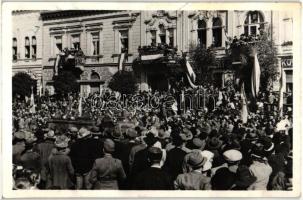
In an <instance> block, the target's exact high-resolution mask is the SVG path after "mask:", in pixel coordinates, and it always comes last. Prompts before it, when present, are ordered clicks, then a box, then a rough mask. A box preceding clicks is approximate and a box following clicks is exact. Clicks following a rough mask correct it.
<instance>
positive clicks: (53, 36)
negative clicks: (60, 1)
mask: <svg viewBox="0 0 303 200" xmlns="http://www.w3.org/2000/svg"><path fill="white" fill-rule="evenodd" d="M13 15H14V38H13V41H15V39H17V42H13V55H14V59H15V62H14V66H13V70H14V71H17V70H19V69H20V70H21V69H22V70H26V69H27V66H30V65H29V64H30V63H32V62H35V64H37V65H35V66H37V68H35V69H36V71H37V72H36V74H37V75H38V76H37V80H39V75H40V74H43V88H45V89H47V90H49V91H52V90H53V89H52V77H53V72H54V65H55V60H56V55H57V54H58V53H60V51H62V49H64V48H74V49H80V48H81V50H82V51H83V53H84V55H85V57H84V72H83V73H82V75H81V80H79V82H80V83H81V92H83V93H85V94H88V93H90V92H96V91H99V90H100V89H101V87H103V86H104V85H106V84H107V83H108V81H109V80H110V78H111V76H112V75H113V74H114V73H115V72H117V71H118V60H119V56H120V55H121V53H122V52H125V51H126V52H127V54H126V63H125V68H126V70H131V69H132V67H131V66H132V63H133V61H134V60H135V59H136V58H137V57H138V47H139V46H145V45H151V44H157V43H162V44H164V43H166V44H167V45H169V46H174V47H177V49H178V53H179V54H181V52H188V51H189V50H190V47H191V45H192V44H194V45H201V46H204V47H210V46H211V47H212V48H213V49H214V51H215V54H216V57H217V59H218V65H217V66H213V78H214V79H216V80H217V81H221V84H222V85H224V80H225V78H226V76H228V75H229V74H228V73H226V69H227V68H228V66H224V62H220V58H223V57H224V56H225V55H226V54H225V48H226V45H227V41H228V38H229V37H230V38H233V37H234V36H237V37H239V36H240V35H241V34H245V35H251V34H253V35H257V34H259V32H260V30H261V29H264V30H266V31H268V32H269V35H270V37H271V39H272V40H274V41H275V44H276V45H277V47H278V54H279V63H280V66H282V67H283V69H284V71H283V72H284V73H286V82H287V87H286V88H287V90H288V91H289V90H291V88H292V48H291V47H292V16H291V13H290V12H282V11H237V10H234V11H224V10H220V11H182V10H179V11H121V10H113V11H111V10H103V11H101V10H94V11H93V10H86V11H84V10H83V11H82V10H69V11H41V12H21V13H20V12H15V13H13ZM23 15H24V16H29V17H32V18H31V19H30V20H26V23H24V22H23V21H22V23H21V20H20V16H23ZM17 30H19V33H17V32H18V31H17ZM31 31H32V32H31ZM32 33H33V34H32ZM34 33H35V34H36V35H34ZM18 34H19V35H18ZM26 34H27V35H26ZM34 38H36V57H35V59H33V55H34V54H33V52H34V50H32V49H33V44H34V40H33V39H34ZM27 41H30V42H27ZM16 49H17V50H16ZM28 49H30V51H28ZM27 52H30V53H27ZM19 53H20V54H19ZM18 55H20V56H19V57H18ZM42 55H43V56H42ZM28 56H29V57H28ZM23 63H26V64H23ZM38 63H39V64H38ZM38 65H39V66H38ZM32 66H34V65H32ZM149 71H150V70H144V68H142V70H141V71H140V73H139V76H137V81H138V87H139V89H141V90H147V89H149V88H150V87H151V86H152V85H153V83H152V82H151V80H155V77H158V78H157V81H159V82H161V81H163V77H162V76H161V71H157V72H156V74H155V73H150V72H149ZM164 82H165V80H164ZM164 82H163V84H166V83H164ZM38 84H40V82H39V81H38ZM274 89H275V90H277V89H278V88H274Z"/></svg>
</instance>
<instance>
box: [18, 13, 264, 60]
mask: <svg viewBox="0 0 303 200" xmlns="http://www.w3.org/2000/svg"><path fill="white" fill-rule="evenodd" d="M207 29H208V27H207V23H206V21H205V20H203V19H202V20H198V22H197V41H198V44H199V45H200V46H201V47H206V45H207V44H206V42H207ZM259 29H264V18H263V16H262V14H261V13H260V12H258V11H252V12H249V13H248V15H247V17H246V19H245V21H244V34H245V35H257V34H258V33H259ZM174 31H175V30H174V29H173V28H168V29H165V27H164V25H163V24H160V25H159V27H158V29H157V30H150V37H151V40H150V41H151V45H156V44H157V43H161V44H167V45H169V46H172V47H173V46H174V45H175V44H174V37H175V36H174V34H175V33H174ZM222 31H223V24H222V21H221V19H220V18H219V17H215V18H213V20H212V39H211V41H212V46H214V47H221V46H222V37H223V35H222ZM90 37H91V40H90V41H91V45H90V50H89V52H88V54H89V55H100V32H92V33H91V35H90ZM54 39H55V54H57V53H59V52H61V51H62V50H63V48H64V47H63V43H62V35H60V36H55V37H54ZM24 45H25V46H24V47H25V58H30V57H32V58H36V51H37V44H36V37H35V36H33V37H32V38H31V41H30V38H29V37H25V44H24ZM118 45H119V46H118V49H119V53H121V52H128V49H129V32H128V30H119V43H118ZM71 48H74V49H77V50H79V49H80V48H81V39H80V34H73V35H71ZM17 55H18V47H17V39H16V38H13V59H14V60H16V59H17Z"/></svg>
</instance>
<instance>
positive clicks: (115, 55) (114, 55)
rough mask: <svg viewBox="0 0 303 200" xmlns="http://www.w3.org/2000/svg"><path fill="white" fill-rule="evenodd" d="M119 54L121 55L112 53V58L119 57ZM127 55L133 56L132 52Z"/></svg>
mask: <svg viewBox="0 0 303 200" xmlns="http://www.w3.org/2000/svg"><path fill="white" fill-rule="evenodd" d="M120 55H121V53H114V54H112V58H114V57H119V56H120ZM127 56H128V57H129V56H133V54H132V53H128V54H127Z"/></svg>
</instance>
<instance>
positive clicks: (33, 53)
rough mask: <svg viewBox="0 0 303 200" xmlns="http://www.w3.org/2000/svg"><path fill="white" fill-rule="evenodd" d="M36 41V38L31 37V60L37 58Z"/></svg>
mask: <svg viewBox="0 0 303 200" xmlns="http://www.w3.org/2000/svg"><path fill="white" fill-rule="evenodd" d="M36 54H37V41H36V37H35V36H33V37H32V58H33V59H36V58H37V55H36Z"/></svg>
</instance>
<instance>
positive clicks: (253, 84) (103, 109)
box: [3, 4, 300, 196]
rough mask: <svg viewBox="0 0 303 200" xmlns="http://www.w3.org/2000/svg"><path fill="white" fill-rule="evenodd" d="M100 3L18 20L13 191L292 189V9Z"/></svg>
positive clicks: (20, 12)
mask: <svg viewBox="0 0 303 200" xmlns="http://www.w3.org/2000/svg"><path fill="white" fill-rule="evenodd" d="M98 5H99V6H96V7H94V6H91V7H90V9H81V7H77V9H51V10H50V9H48V8H47V7H43V8H42V7H41V9H22V8H21V7H20V9H14V10H12V11H11V12H10V15H11V17H10V19H11V29H7V30H5V32H11V33H10V34H11V38H9V40H11V42H10V43H9V44H11V47H10V48H9V49H7V51H11V54H10V55H11V57H10V60H11V66H5V67H7V68H8V70H10V71H11V72H10V74H11V76H9V80H11V84H12V85H11V91H8V92H7V94H6V95H7V96H8V95H10V96H11V102H10V103H11V109H12V110H11V111H12V114H11V115H8V116H10V119H9V120H11V128H10V129H9V130H6V132H5V133H4V134H6V135H11V136H10V141H6V143H8V144H9V145H10V146H11V148H12V151H11V152H10V155H9V156H10V157H11V163H6V165H10V168H9V169H10V170H9V171H8V173H11V174H9V175H8V176H10V177H11V180H12V182H7V181H6V184H7V185H8V187H9V188H11V190H12V193H14V191H16V192H17V191H18V190H22V191H25V192H26V191H28V190H35V191H38V190H43V191H49V190H51V191H54V190H55V191H58V192H59V191H60V190H69V191H74V190H81V191H86V190H90V191H93V190H99V191H106V190H112V191H113V190H114V191H113V192H115V191H132V192H135V191H141V190H145V191H150V193H151V196H152V194H153V193H156V192H157V191H170V190H175V191H177V190H178V191H179V192H181V191H186V190H188V191H193V190H195V191H200V192H201V193H203V192H204V193H207V192H210V191H216V192H221V191H225V192H226V191H229V192H231V194H232V193H235V194H236V192H238V191H250V192H251V191H256V192H261V193H259V194H261V196H262V194H263V192H264V191H266V192H270V191H279V192H282V191H283V192H291V191H293V188H294V187H296V185H295V184H298V181H297V182H293V179H294V176H297V177H298V176H299V174H296V172H295V170H294V164H293V163H294V159H293V154H296V153H299V152H295V151H294V140H296V138H297V136H298V134H299V133H298V131H297V132H296V131H293V130H299V129H296V128H298V127H295V123H294V112H295V109H298V108H299V107H295V106H293V105H294V100H295V99H294V91H295V83H294V77H293V76H295V73H297V72H295V70H296V68H300V65H299V64H298V65H296V63H295V62H293V58H294V57H295V56H294V55H295V52H294V51H295V50H294V46H295V43H296V42H297V43H300V41H299V40H295V39H294V38H295V37H294V34H295V33H294V30H295V29H294V27H295V23H294V18H295V17H294V14H295V13H296V12H295V11H294V10H293V9H282V10H281V9H277V10H275V9H254V8H253V7H252V9H250V7H247V8H246V9H236V8H235V9H232V10H231V9H230V7H229V9H222V7H221V8H219V9H211V10H210V9H207V8H206V7H205V8H206V9H201V8H203V7H199V9H176V10H171V9H162V8H161V7H158V8H156V7H155V8H156V9H153V10H150V9H148V10H146V9H142V10H141V9H125V10H123V7H122V6H121V7H119V8H118V7H117V8H116V9H112V8H111V9H102V6H100V4H98ZM126 8H127V7H126ZM165 8H167V7H165ZM267 8H268V7H267ZM297 8H298V9H299V11H300V7H297ZM298 9H297V10H298ZM297 20H298V19H297ZM299 20H300V19H299ZM296 30H298V29H296ZM5 32H3V34H5ZM296 59H298V58H296ZM297 61H298V60H297ZM297 63H298V62H297ZM7 76H8V75H7ZM297 92H298V90H297ZM4 109H5V108H4ZM299 125H300V124H299ZM293 137H295V138H293ZM298 138H299V136H298ZM297 158H298V157H297ZM299 162H300V161H299ZM296 169H298V166H297V168H296ZM152 191H154V192H152ZM32 193H34V191H32ZM100 194H101V193H100Z"/></svg>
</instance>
